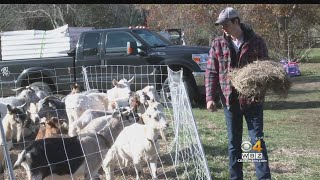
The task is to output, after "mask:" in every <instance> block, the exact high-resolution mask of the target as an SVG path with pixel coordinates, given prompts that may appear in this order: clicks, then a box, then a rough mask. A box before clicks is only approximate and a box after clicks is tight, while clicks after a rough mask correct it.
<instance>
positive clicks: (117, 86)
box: [107, 76, 134, 110]
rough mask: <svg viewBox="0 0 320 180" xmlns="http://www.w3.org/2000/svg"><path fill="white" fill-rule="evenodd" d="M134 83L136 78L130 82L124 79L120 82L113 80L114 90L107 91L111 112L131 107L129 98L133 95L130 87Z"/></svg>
mask: <svg viewBox="0 0 320 180" xmlns="http://www.w3.org/2000/svg"><path fill="white" fill-rule="evenodd" d="M133 81H134V76H133V77H132V78H131V79H130V80H129V81H128V80H127V79H125V78H123V79H121V80H120V81H117V80H115V79H114V80H113V81H112V84H113V85H114V87H113V88H111V89H109V90H108V91H107V97H108V100H109V102H110V103H109V107H108V109H109V110H113V109H115V108H119V107H126V106H129V97H130V94H131V89H130V85H131V84H132V83H133Z"/></svg>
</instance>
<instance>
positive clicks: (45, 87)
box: [29, 82, 52, 94]
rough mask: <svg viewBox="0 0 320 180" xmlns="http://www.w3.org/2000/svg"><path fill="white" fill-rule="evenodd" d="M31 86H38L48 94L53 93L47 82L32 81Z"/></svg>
mask: <svg viewBox="0 0 320 180" xmlns="http://www.w3.org/2000/svg"><path fill="white" fill-rule="evenodd" d="M29 86H37V87H39V88H40V89H42V90H43V91H44V92H46V93H47V94H52V89H51V88H50V86H49V85H48V83H46V82H34V83H31V84H30V85H29Z"/></svg>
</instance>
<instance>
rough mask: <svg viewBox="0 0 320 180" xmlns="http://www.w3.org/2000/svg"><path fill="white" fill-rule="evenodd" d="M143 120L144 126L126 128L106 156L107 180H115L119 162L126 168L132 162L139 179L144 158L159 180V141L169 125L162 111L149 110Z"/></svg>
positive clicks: (104, 163)
mask: <svg viewBox="0 0 320 180" xmlns="http://www.w3.org/2000/svg"><path fill="white" fill-rule="evenodd" d="M142 120H143V122H144V123H145V124H144V125H143V124H138V123H135V124H133V125H130V126H128V127H125V128H124V129H123V131H121V133H120V134H119V136H118V138H117V139H116V141H115V142H114V144H113V145H112V147H111V148H110V150H109V151H108V153H107V155H106V156H105V159H104V160H103V169H104V171H105V174H106V179H107V180H111V179H114V177H113V170H114V167H115V164H117V160H119V163H122V164H124V165H125V166H126V165H127V164H128V162H129V161H132V162H133V164H134V167H135V171H136V175H137V176H136V178H137V179H139V177H140V174H141V172H142V168H141V163H140V161H141V159H142V158H143V157H146V161H147V162H150V167H151V173H152V177H153V178H154V179H157V175H156V170H157V157H158V156H157V153H158V152H159V141H158V140H157V139H158V137H159V135H160V130H162V129H165V128H167V126H168V124H167V122H166V120H165V118H164V114H163V113H162V112H161V111H152V110H147V111H146V112H145V113H144V114H143V115H142Z"/></svg>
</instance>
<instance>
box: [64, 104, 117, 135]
mask: <svg viewBox="0 0 320 180" xmlns="http://www.w3.org/2000/svg"><path fill="white" fill-rule="evenodd" d="M112 113H113V112H112V111H100V110H94V109H87V110H86V111H85V112H83V114H82V115H81V116H80V117H79V119H77V120H76V121H73V122H72V123H71V124H69V129H70V131H69V136H70V137H72V136H76V135H77V134H78V133H79V132H80V131H81V130H82V129H83V128H85V127H86V126H87V125H88V124H89V123H90V122H91V121H92V120H93V119H96V118H98V117H102V116H106V115H111V114H112Z"/></svg>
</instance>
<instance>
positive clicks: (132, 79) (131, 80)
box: [128, 76, 134, 84]
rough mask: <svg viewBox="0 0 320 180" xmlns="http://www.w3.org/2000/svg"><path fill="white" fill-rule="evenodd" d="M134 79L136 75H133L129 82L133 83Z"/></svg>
mask: <svg viewBox="0 0 320 180" xmlns="http://www.w3.org/2000/svg"><path fill="white" fill-rule="evenodd" d="M133 81H134V76H132V78H131V79H130V80H129V81H128V83H129V84H131V83H133Z"/></svg>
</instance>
